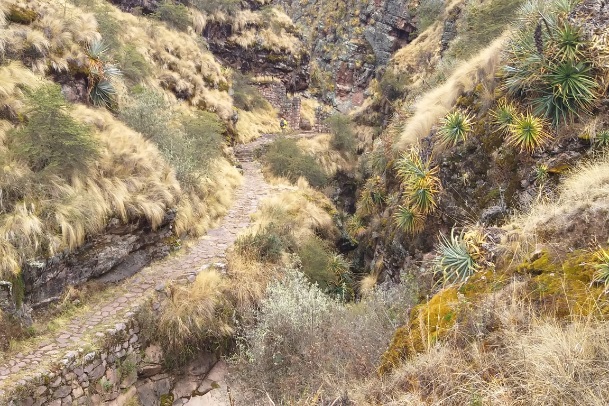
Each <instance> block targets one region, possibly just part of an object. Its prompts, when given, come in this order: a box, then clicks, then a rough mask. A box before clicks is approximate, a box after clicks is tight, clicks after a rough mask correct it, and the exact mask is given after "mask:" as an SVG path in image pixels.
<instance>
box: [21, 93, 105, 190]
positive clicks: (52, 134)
mask: <svg viewBox="0 0 609 406" xmlns="http://www.w3.org/2000/svg"><path fill="white" fill-rule="evenodd" d="M27 103H28V111H27V120H26V123H25V125H24V126H23V127H21V128H20V129H18V130H16V131H15V132H14V133H13V134H14V137H13V143H12V145H11V149H13V150H14V151H15V153H16V154H17V156H18V157H19V158H21V159H23V161H25V162H27V163H28V165H29V167H30V168H31V169H32V171H34V172H43V173H52V174H56V175H60V176H64V177H66V178H67V179H69V178H70V177H71V176H72V174H74V173H78V172H81V171H86V170H87V168H88V165H89V163H91V162H92V161H94V160H95V159H96V158H97V156H98V145H97V142H96V140H95V139H94V138H93V136H92V134H91V130H90V129H89V128H88V127H87V126H85V125H83V124H80V123H78V122H76V121H75V120H74V119H73V118H72V117H70V115H69V113H68V111H67V109H68V106H67V103H66V101H65V99H64V97H63V95H62V94H61V88H60V87H59V85H55V84H51V85H45V86H42V87H40V88H38V89H36V90H34V91H29V92H28V94H27Z"/></svg>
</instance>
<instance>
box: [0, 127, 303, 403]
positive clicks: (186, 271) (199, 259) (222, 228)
mask: <svg viewBox="0 0 609 406" xmlns="http://www.w3.org/2000/svg"><path fill="white" fill-rule="evenodd" d="M302 136H307V135H304V134H303V135H302ZM272 138H273V137H272V136H264V137H261V138H259V139H258V140H256V141H254V142H252V143H249V144H246V145H242V146H238V147H236V148H235V155H236V156H237V158H238V160H239V161H240V163H241V165H242V168H243V173H244V183H243V186H241V187H240V188H239V189H238V190H237V192H236V196H235V201H234V202H233V206H232V208H231V209H230V210H229V212H228V214H227V215H226V216H225V217H224V219H223V220H222V221H221V223H220V225H219V226H218V227H217V228H215V229H213V230H210V231H209V232H208V233H207V235H205V236H204V237H202V238H200V239H199V240H198V241H197V242H196V243H195V244H194V245H193V246H192V247H190V248H189V249H187V250H186V252H185V253H184V254H182V255H178V256H175V257H170V258H167V259H165V260H162V261H160V262H157V263H155V264H153V265H152V266H150V267H148V268H146V269H144V270H142V271H141V272H139V273H138V274H136V275H134V276H133V277H131V278H129V279H127V280H125V281H123V282H122V286H123V288H124V290H123V291H124V293H122V294H121V295H119V296H118V297H112V298H110V299H107V300H106V301H105V302H103V303H101V304H100V305H99V306H96V308H95V309H91V311H89V312H88V313H87V314H83V315H80V316H78V317H76V318H74V319H73V320H71V321H69V322H68V324H67V325H66V326H65V327H62V328H61V329H60V330H59V331H57V332H56V333H52V334H49V337H48V338H46V339H45V340H44V341H43V342H41V343H40V344H39V345H38V346H37V347H36V348H32V349H31V350H29V351H27V352H22V353H19V354H16V355H15V356H14V357H12V359H10V360H9V361H8V362H7V363H5V364H4V365H0V398H1V397H2V396H1V394H2V392H3V390H4V391H6V390H7V389H9V386H10V385H12V384H14V382H13V381H14V379H10V378H11V377H15V376H16V375H15V374H18V375H19V377H20V378H21V377H25V376H28V375H33V374H35V373H37V372H40V370H41V369H43V367H44V366H43V363H48V362H51V361H59V360H60V359H62V357H64V355H65V354H66V353H67V352H68V351H70V350H72V351H74V350H77V349H78V348H79V347H81V346H82V345H84V343H86V342H87V339H88V338H90V337H95V335H99V336H103V333H101V331H104V328H110V327H113V326H114V325H115V324H116V323H117V322H121V321H123V320H125V319H126V318H128V317H129V313H130V312H133V311H134V310H136V309H137V307H138V306H139V305H141V304H142V303H143V302H144V301H145V300H146V298H147V297H149V294H150V293H152V292H154V290H155V289H157V288H158V289H160V288H161V287H163V286H164V285H165V284H166V283H167V282H170V281H174V280H179V279H188V280H190V281H192V280H194V277H195V275H196V274H197V273H198V271H200V270H201V269H204V268H206V267H208V266H209V265H211V264H213V263H216V262H221V261H222V260H223V258H225V253H226V250H227V248H229V247H230V246H231V245H232V244H233V243H234V242H235V240H236V238H237V235H238V233H239V232H240V231H242V230H243V229H245V228H246V227H248V225H249V222H250V215H251V214H252V213H254V212H255V211H256V210H257V208H258V204H259V202H260V201H261V199H262V198H263V197H265V196H267V195H268V194H269V192H270V191H271V189H272V188H273V187H272V186H270V185H269V184H267V183H266V182H265V180H264V178H263V176H262V172H261V168H260V164H259V163H258V162H256V161H254V159H253V155H254V151H255V149H257V148H258V147H259V146H261V145H264V144H268V143H269V142H271V141H272Z"/></svg>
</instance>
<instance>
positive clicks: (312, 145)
mask: <svg viewBox="0 0 609 406" xmlns="http://www.w3.org/2000/svg"><path fill="white" fill-rule="evenodd" d="M331 142H332V135H331V134H320V135H318V136H316V137H314V138H302V139H300V140H298V145H299V146H300V147H301V148H302V150H303V151H304V152H305V153H307V154H309V155H312V156H314V157H315V159H316V160H317V162H319V165H320V166H321V168H322V169H323V171H324V172H325V173H326V174H327V175H328V176H330V177H333V176H334V175H336V173H337V172H338V171H345V172H348V171H352V170H353V166H354V164H353V160H349V159H347V158H346V157H345V156H344V154H342V153H340V152H339V151H336V150H335V149H333V148H332V146H331V145H330V144H331Z"/></svg>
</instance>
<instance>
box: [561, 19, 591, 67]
mask: <svg viewBox="0 0 609 406" xmlns="http://www.w3.org/2000/svg"><path fill="white" fill-rule="evenodd" d="M554 38H555V41H556V57H557V58H558V59H559V60H563V61H564V60H571V61H573V60H577V59H579V58H581V57H583V56H584V52H583V48H584V47H585V46H586V44H587V42H586V40H585V39H584V37H583V36H582V33H581V29H580V28H579V27H576V26H574V25H573V24H571V23H568V22H561V23H560V24H559V26H558V27H557V28H556V29H555V30H554Z"/></svg>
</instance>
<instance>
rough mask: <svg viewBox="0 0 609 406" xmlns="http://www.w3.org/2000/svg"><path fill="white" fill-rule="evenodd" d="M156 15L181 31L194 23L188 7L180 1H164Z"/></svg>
mask: <svg viewBox="0 0 609 406" xmlns="http://www.w3.org/2000/svg"><path fill="white" fill-rule="evenodd" d="M154 16H155V17H156V18H158V19H159V20H161V21H163V22H166V23H167V24H169V25H171V26H172V27H174V28H175V29H177V30H180V31H186V30H187V29H188V27H189V26H190V25H191V24H192V18H191V16H190V11H189V10H188V7H186V6H185V5H183V4H180V3H174V2H173V1H172V0H165V1H163V2H162V3H161V4H160V5H159V7H158V8H157V10H156V12H155V13H154Z"/></svg>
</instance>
